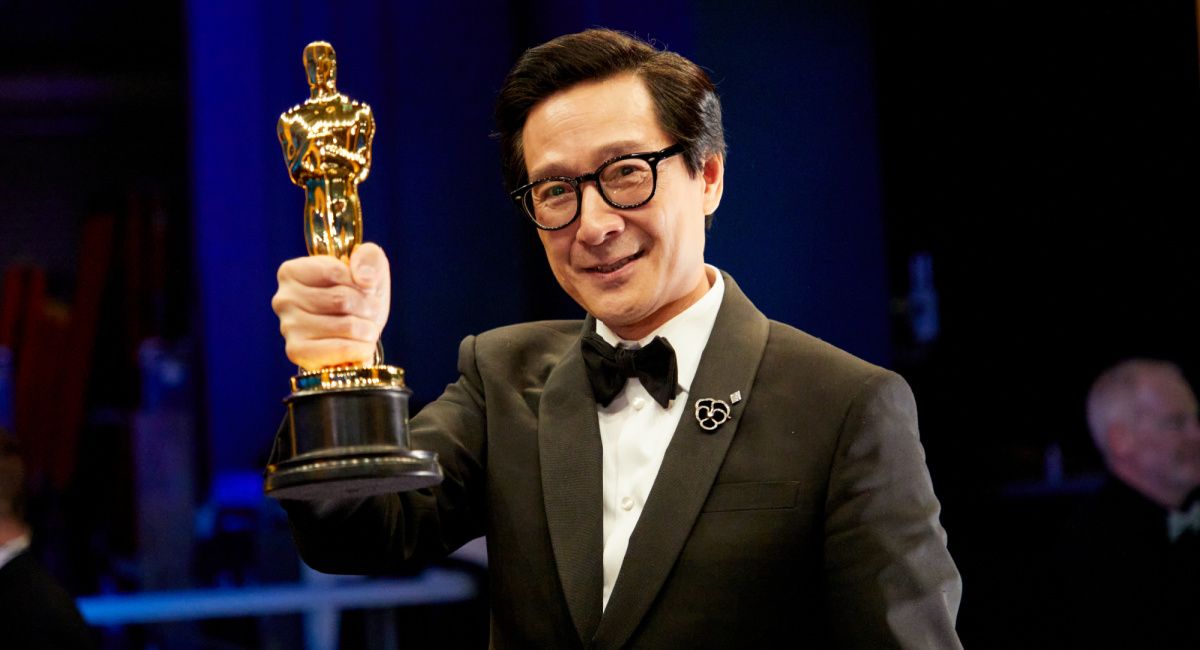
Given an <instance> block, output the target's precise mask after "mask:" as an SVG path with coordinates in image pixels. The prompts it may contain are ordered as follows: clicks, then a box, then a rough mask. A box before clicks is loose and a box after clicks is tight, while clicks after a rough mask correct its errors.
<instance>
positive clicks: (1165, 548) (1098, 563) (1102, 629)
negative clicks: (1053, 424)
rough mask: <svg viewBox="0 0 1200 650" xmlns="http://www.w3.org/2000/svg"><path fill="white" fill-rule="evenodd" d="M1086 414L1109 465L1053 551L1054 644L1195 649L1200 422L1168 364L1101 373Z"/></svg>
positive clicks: (1134, 364) (1199, 593)
mask: <svg viewBox="0 0 1200 650" xmlns="http://www.w3.org/2000/svg"><path fill="white" fill-rule="evenodd" d="M1087 421H1088V428H1089V429H1090V431H1091V434H1092V439H1093V441H1094V442H1095V444H1096V448H1097V450H1098V451H1099V452H1100V454H1101V456H1102V457H1103V458H1104V463H1105V465H1106V466H1107V468H1108V471H1109V473H1110V475H1111V476H1110V478H1109V480H1108V482H1107V484H1106V485H1104V487H1103V488H1102V489H1101V490H1100V491H1099V492H1098V493H1097V494H1096V495H1095V497H1094V499H1093V500H1092V502H1091V503H1089V504H1088V505H1087V508H1086V509H1084V510H1083V511H1082V512H1081V513H1080V516H1078V517H1077V518H1076V519H1075V520H1073V521H1072V522H1071V524H1070V525H1069V527H1068V529H1067V534H1066V536H1065V543H1064V545H1063V547H1062V549H1061V552H1060V562H1061V563H1062V566H1061V569H1062V571H1063V573H1062V574H1061V576H1060V579H1059V581H1060V584H1059V587H1060V588H1061V589H1062V591H1061V592H1060V593H1059V594H1058V598H1057V601H1058V603H1057V605H1058V606H1061V607H1062V608H1063V613H1064V616H1063V619H1062V623H1063V626H1062V631H1063V632H1064V634H1063V638H1062V639H1061V642H1063V643H1065V644H1066V645H1069V646H1078V647H1100V648H1110V647H1112V648H1116V647H1122V648H1133V647H1160V648H1167V647H1178V648H1183V647H1187V648H1197V647H1200V500H1198V498H1197V497H1200V421H1198V420H1197V402H1196V395H1195V394H1194V393H1193V392H1192V388H1191V386H1189V385H1188V382H1187V380H1186V379H1185V378H1184V376H1183V373H1182V372H1181V371H1180V369H1179V368H1178V367H1177V366H1176V365H1174V364H1172V363H1169V362H1166V361H1158V360H1152V359H1130V360H1127V361H1123V362H1121V363H1119V364H1117V365H1116V366H1113V367H1112V368H1110V369H1108V370H1106V371H1105V372H1103V373H1102V374H1101V375H1100V376H1099V377H1098V378H1097V379H1096V381H1095V383H1094V384H1093V385H1092V389H1091V391H1090V392H1089V393H1088V399H1087Z"/></svg>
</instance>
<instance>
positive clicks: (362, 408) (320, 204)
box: [264, 41, 442, 500]
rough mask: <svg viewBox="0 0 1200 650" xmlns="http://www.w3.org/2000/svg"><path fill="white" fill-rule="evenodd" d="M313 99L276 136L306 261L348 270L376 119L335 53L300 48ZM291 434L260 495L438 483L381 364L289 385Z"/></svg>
mask: <svg viewBox="0 0 1200 650" xmlns="http://www.w3.org/2000/svg"><path fill="white" fill-rule="evenodd" d="M304 68H305V70H306V72H307V73H308V85H309V89H310V97H309V98H308V100H306V101H305V102H304V103H303V104H300V105H297V106H294V107H292V108H291V109H289V110H288V111H287V112H285V113H283V115H281V116H280V117H279V123H278V127H277V129H276V131H277V134H278V136H279V143H280V144H281V145H282V146H283V155H284V158H285V159H286V161H287V166H288V174H289V175H290V176H291V179H292V182H293V183H295V184H296V185H299V186H300V187H302V188H304V236H305V243H306V245H307V248H308V254H309V255H332V256H334V257H336V258H338V259H340V260H342V261H343V262H346V263H347V264H348V263H349V261H350V254H351V252H352V251H353V250H354V247H355V246H356V245H357V244H358V243H359V242H361V241H362V229H363V226H362V207H361V205H360V204H359V199H358V184H359V183H361V182H362V181H364V180H366V178H367V174H368V173H369V172H370V170H371V139H372V138H373V137H374V135H375V119H374V117H372V115H371V109H370V107H369V106H367V105H366V104H364V103H362V102H358V101H355V100H353V99H350V98H349V97H347V96H346V95H344V94H341V93H339V92H338V91H337V87H336V80H337V60H336V58H335V57H334V52H333V47H332V46H331V45H329V43H325V42H323V41H317V42H314V43H310V44H309V45H308V47H306V48H304ZM291 387H292V392H291V394H290V395H289V396H288V397H287V398H286V399H285V400H284V401H285V402H286V403H287V431H286V432H285V434H284V435H282V436H279V438H277V440H276V448H275V450H274V451H273V452H272V454H271V460H270V461H269V462H268V464H267V470H266V476H265V482H264V490H265V491H266V493H267V494H268V495H269V496H272V497H275V498H277V499H303V500H319V499H335V498H339V497H362V496H369V495H373V494H383V493H388V492H399V491H405V490H415V489H419V488H423V487H429V486H431V485H437V484H438V483H441V481H442V470H441V467H440V466H439V465H438V462H437V454H435V453H433V452H429V451H421V450H416V449H409V448H408V438H409V436H408V398H409V395H410V394H411V391H409V390H408V388H407V387H406V386H405V384H404V371H403V370H402V369H400V368H397V367H395V366H389V365H384V364H383V354H382V348H377V349H376V353H375V359H374V360H373V361H372V362H371V363H370V364H347V365H339V366H333V367H327V368H318V369H315V370H310V369H301V371H300V374H298V375H296V376H295V377H292V381H291Z"/></svg>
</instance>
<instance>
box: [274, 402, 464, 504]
mask: <svg viewBox="0 0 1200 650" xmlns="http://www.w3.org/2000/svg"><path fill="white" fill-rule="evenodd" d="M409 394H410V393H409V391H408V390H407V389H404V388H396V387H369V388H353V389H340V390H314V391H304V392H300V393H294V394H292V395H291V396H289V397H288V398H287V399H286V400H285V401H286V402H287V407H288V430H287V433H286V435H287V438H288V439H287V440H281V441H279V446H280V447H281V448H278V449H276V452H275V456H277V458H272V461H271V463H270V464H268V465H267V471H266V479H265V483H264V489H265V491H266V493H267V494H268V495H269V496H271V497H274V498H276V499H300V500H325V499H338V498H361V497H366V496H371V495H375V494H385V493H391V492H403V491H407V490H417V489H420V488H424V487H430V486H433V485H437V484H439V483H441V482H442V470H441V466H439V465H438V462H437V454H435V453H433V452H429V451H421V450H413V449H409V448H408V396H409ZM289 446H290V449H289Z"/></svg>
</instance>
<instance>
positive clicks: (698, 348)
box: [596, 264, 725, 391]
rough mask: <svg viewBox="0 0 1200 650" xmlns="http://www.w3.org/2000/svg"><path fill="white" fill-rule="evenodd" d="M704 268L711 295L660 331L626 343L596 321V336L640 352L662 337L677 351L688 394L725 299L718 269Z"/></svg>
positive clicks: (681, 378) (680, 378) (681, 382)
mask: <svg viewBox="0 0 1200 650" xmlns="http://www.w3.org/2000/svg"><path fill="white" fill-rule="evenodd" d="M704 268H705V270H706V272H707V274H708V278H709V281H710V282H711V283H712V284H711V286H709V288H708V291H707V292H705V294H704V295H703V296H701V297H700V299H699V300H697V301H696V302H694V303H692V305H691V306H690V307H688V308H687V309H685V310H683V311H682V312H680V313H679V314H676V315H675V317H674V318H672V319H671V320H669V321H667V322H665V323H663V324H662V326H660V327H659V328H658V329H656V330H654V331H653V332H651V333H650V334H647V335H646V336H645V337H644V338H642V339H641V340H638V341H627V340H625V339H623V338H621V337H619V336H617V335H616V333H614V332H613V331H612V330H611V329H610V328H609V327H608V325H605V324H604V323H603V322H602V321H600V320H599V319H597V320H596V333H597V334H599V335H600V337H601V338H603V339H604V340H605V341H606V342H607V343H608V344H609V345H614V346H620V347H627V348H639V347H641V346H643V345H646V344H647V343H649V342H650V341H653V340H654V337H656V336H661V337H663V338H664V339H667V341H669V342H670V343H671V347H672V348H675V364H676V368H678V371H679V374H678V378H677V381H678V382H679V387H680V388H681V389H683V390H684V391H688V390H690V389H691V386H692V379H694V378H695V377H696V370H698V369H699V368H700V355H701V354H703V353H704V347H705V346H706V345H708V337H709V335H710V334H712V328H713V324H714V323H716V322H717V312H718V311H720V309H721V299H722V298H723V297H724V296H725V280H723V279H722V278H721V271H720V270H718V269H717V267H715V266H712V265H709V264H705V265H704Z"/></svg>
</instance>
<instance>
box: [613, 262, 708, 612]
mask: <svg viewBox="0 0 1200 650" xmlns="http://www.w3.org/2000/svg"><path fill="white" fill-rule="evenodd" d="M706 268H707V273H708V277H709V281H710V283H711V286H710V287H709V289H708V292H707V293H705V294H704V296H702V297H701V298H700V300H698V301H696V302H695V304H693V305H692V306H690V307H688V308H687V309H686V310H684V311H683V312H681V313H680V314H678V315H677V316H675V317H674V318H672V319H671V320H669V321H667V322H666V323H664V324H663V325H662V327H659V328H658V329H657V330H655V331H654V332H652V333H651V334H649V335H647V336H646V337H645V338H643V339H642V340H640V341H626V340H623V339H621V338H620V337H618V336H617V335H616V334H614V333H613V331H612V330H611V329H609V328H608V326H607V325H605V324H604V323H602V322H600V321H596V333H597V334H599V335H600V336H601V337H602V338H603V339H604V340H605V341H607V342H608V344H609V345H615V346H620V347H628V348H638V347H641V346H643V345H645V344H647V343H649V342H650V341H652V340H654V337H656V336H661V337H663V338H665V339H667V341H668V342H670V344H671V347H673V348H675V362H676V367H677V369H678V383H679V391H678V393H677V394H676V395H675V399H674V400H672V401H671V402H670V403H669V406H668V408H663V407H662V406H661V405H659V403H658V402H656V401H654V398H653V397H651V396H650V393H648V392H647V391H646V388H645V387H644V386H642V382H641V380H639V379H637V378H636V377H634V378H630V379H629V380H628V381H627V382H626V384H625V388H624V390H622V391H621V392H620V393H619V394H618V395H617V397H616V399H614V400H613V401H612V403H610V404H609V405H608V406H599V405H597V408H596V412H597V414H598V415H599V419H600V440H601V443H602V445H603V448H604V461H603V476H604V480H603V495H604V601H603V603H604V607H608V597H609V596H610V595H611V594H612V590H613V585H615V584H616V583H617V574H618V573H620V571H621V563H622V562H623V561H624V560H625V550H626V548H627V547H628V546H629V536H630V535H631V534H632V533H633V528H634V526H636V525H637V521H638V518H639V517H641V515H642V507H643V506H644V505H645V504H646V498H647V497H648V496H650V488H652V487H654V478H655V477H656V476H658V468H659V466H660V465H662V461H663V456H664V455H665V454H666V453H667V445H669V444H670V443H671V437H672V436H674V435H675V427H676V426H677V425H678V424H679V418H680V416H681V415H683V410H684V408H685V407H686V406H687V403H688V391H689V390H690V389H691V386H692V379H693V378H695V376H696V369H697V368H698V367H699V365H700V355H701V354H702V353H703V352H704V347H705V346H706V345H707V344H708V336H709V334H711V333H712V328H713V323H715V322H716V320H717V311H718V310H719V309H720V307H721V298H722V297H723V296H724V295H725V283H724V281H723V280H722V279H721V273H720V272H719V271H718V270H717V269H716V268H714V267H712V266H707V267H706Z"/></svg>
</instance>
